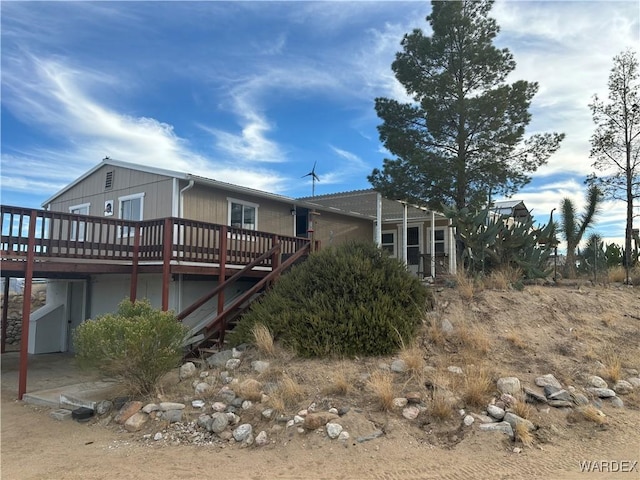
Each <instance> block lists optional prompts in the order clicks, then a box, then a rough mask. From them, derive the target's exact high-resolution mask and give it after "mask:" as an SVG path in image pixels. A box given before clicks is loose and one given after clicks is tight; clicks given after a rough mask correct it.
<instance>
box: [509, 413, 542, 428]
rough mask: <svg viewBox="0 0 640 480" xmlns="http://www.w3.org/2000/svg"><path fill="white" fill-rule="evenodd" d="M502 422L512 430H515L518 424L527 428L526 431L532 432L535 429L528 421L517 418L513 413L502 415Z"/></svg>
mask: <svg viewBox="0 0 640 480" xmlns="http://www.w3.org/2000/svg"><path fill="white" fill-rule="evenodd" d="M504 421H505V422H507V423H508V424H509V425H511V427H512V428H514V429H515V428H516V425H518V424H524V425H526V427H527V430H529V431H532V430H535V429H536V426H535V425H534V424H533V423H532V422H530V421H529V420H527V419H525V418H522V417H519V416H518V415H516V414H515V413H512V412H507V413H505V415H504Z"/></svg>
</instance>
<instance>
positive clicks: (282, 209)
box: [184, 185, 294, 236]
mask: <svg viewBox="0 0 640 480" xmlns="http://www.w3.org/2000/svg"><path fill="white" fill-rule="evenodd" d="M229 199H233V200H237V201H240V202H245V203H249V204H255V205H258V225H257V227H256V229H257V230H260V231H263V232H269V233H275V234H278V235H286V236H293V233H294V232H293V228H294V224H293V216H292V215H291V207H292V205H290V204H288V203H284V202H277V201H275V200H269V199H265V198H260V197H254V196H252V195H246V194H242V193H238V192H233V191H224V190H219V189H214V188H210V187H206V186H203V185H196V186H194V187H193V188H192V189H190V190H187V191H186V192H185V195H184V217H185V218H188V219H190V220H199V221H202V222H209V223H218V224H221V225H227V224H228V223H229Z"/></svg>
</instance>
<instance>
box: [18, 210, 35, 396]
mask: <svg viewBox="0 0 640 480" xmlns="http://www.w3.org/2000/svg"><path fill="white" fill-rule="evenodd" d="M36 218H37V212H36V211H35V210H31V216H30V218H29V239H28V241H27V264H26V266H25V267H26V268H25V273H24V291H23V297H22V335H21V338H20V375H19V379H18V399H19V400H22V397H23V396H24V394H25V393H26V392H27V362H28V347H29V317H30V315H31V284H32V283H33V263H34V256H35V243H36Z"/></svg>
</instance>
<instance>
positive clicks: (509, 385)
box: [497, 377, 522, 395]
mask: <svg viewBox="0 0 640 480" xmlns="http://www.w3.org/2000/svg"><path fill="white" fill-rule="evenodd" d="M497 386H498V391H499V392H500V393H508V394H509V395H518V394H519V393H520V391H521V390H522V387H521V386H520V380H519V379H518V378H517V377H502V378H499V379H498V383H497Z"/></svg>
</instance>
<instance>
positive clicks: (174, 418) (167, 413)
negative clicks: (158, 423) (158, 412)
mask: <svg viewBox="0 0 640 480" xmlns="http://www.w3.org/2000/svg"><path fill="white" fill-rule="evenodd" d="M182 412H183V409H179V410H164V411H163V412H162V419H163V420H165V421H167V422H169V423H179V422H181V421H182Z"/></svg>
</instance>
